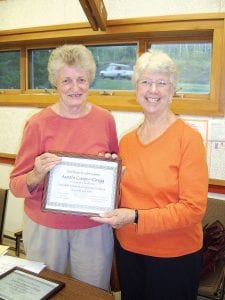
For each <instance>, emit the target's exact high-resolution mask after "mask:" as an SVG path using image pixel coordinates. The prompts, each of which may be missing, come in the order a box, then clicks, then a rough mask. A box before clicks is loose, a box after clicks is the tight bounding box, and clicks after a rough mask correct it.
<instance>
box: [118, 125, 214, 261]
mask: <svg viewBox="0 0 225 300" xmlns="http://www.w3.org/2000/svg"><path fill="white" fill-rule="evenodd" d="M119 149H120V150H119V152H120V156H121V158H122V162H123V165H125V166H126V170H125V172H124V175H123V177H122V183H121V203H120V206H121V207H128V208H137V209H138V210H139V220H138V225H135V224H129V225H126V226H124V227H122V228H121V229H118V230H117V231H116V236H117V238H118V240H119V242H120V244H121V246H122V247H123V248H125V249H127V250H128V251H131V252H135V253H140V254H144V255H149V256H154V257H177V256H181V255H185V254H189V253H193V252H195V251H197V250H199V249H201V247H202V225H201V220H202V218H203V216H204V213H205V209H206V200H207V191H208V170H207V163H206V154H205V149H204V145H203V141H202V138H201V136H200V134H199V133H198V132H197V131H195V130H194V129H192V128H191V127H190V126H188V125H187V124H185V123H184V122H183V121H182V120H180V119H178V120H176V122H175V123H173V124H172V125H171V126H170V127H169V128H168V129H167V130H166V132H164V133H163V134H162V135H161V136H159V137H158V138H157V139H155V140H154V141H152V142H150V143H148V144H145V145H143V144H142V143H141V142H140V140H139V139H138V136H137V130H135V131H132V132H131V133H128V134H127V135H126V136H124V137H123V138H122V139H121V141H120V146H119Z"/></svg>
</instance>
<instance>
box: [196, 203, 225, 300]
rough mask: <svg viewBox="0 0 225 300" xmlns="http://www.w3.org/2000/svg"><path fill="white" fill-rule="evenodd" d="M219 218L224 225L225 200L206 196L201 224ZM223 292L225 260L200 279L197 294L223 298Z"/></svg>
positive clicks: (215, 298)
mask: <svg viewBox="0 0 225 300" xmlns="http://www.w3.org/2000/svg"><path fill="white" fill-rule="evenodd" d="M216 220H219V221H220V222H221V223H222V224H223V225H224V226H225V201H224V200H219V199H213V198H208V202H207V210H206V214H205V217H204V219H203V226H204V225H206V224H211V223H213V222H214V221H216ZM224 293H225V260H224V261H220V262H219V263H218V264H217V265H216V268H215V270H214V271H213V272H210V274H208V275H207V276H206V277H205V278H204V279H202V280H201V281H200V285H199V289H198V294H199V296H202V297H204V299H213V300H223V298H224Z"/></svg>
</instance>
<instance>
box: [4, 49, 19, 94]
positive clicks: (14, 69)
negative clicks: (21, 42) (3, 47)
mask: <svg viewBox="0 0 225 300" xmlns="http://www.w3.org/2000/svg"><path fill="white" fill-rule="evenodd" d="M0 88H1V89H19V88H20V52H19V51H2V52H0Z"/></svg>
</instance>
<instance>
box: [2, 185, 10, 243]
mask: <svg viewBox="0 0 225 300" xmlns="http://www.w3.org/2000/svg"><path fill="white" fill-rule="evenodd" d="M7 195H8V190H7V189H1V188H0V244H2V241H3V229H4V223H5V213H6V205H7Z"/></svg>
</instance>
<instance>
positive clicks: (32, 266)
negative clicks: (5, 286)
mask: <svg viewBox="0 0 225 300" xmlns="http://www.w3.org/2000/svg"><path fill="white" fill-rule="evenodd" d="M14 267H20V268H23V269H26V270H28V271H31V272H34V273H40V272H41V270H43V269H44V268H45V267H46V265H45V264H44V263H42V262H38V261H32V260H28V259H24V258H19V257H14V256H9V255H3V256H0V275H1V274H3V273H5V272H7V271H9V270H10V269H12V268H14Z"/></svg>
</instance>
